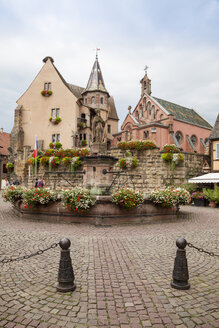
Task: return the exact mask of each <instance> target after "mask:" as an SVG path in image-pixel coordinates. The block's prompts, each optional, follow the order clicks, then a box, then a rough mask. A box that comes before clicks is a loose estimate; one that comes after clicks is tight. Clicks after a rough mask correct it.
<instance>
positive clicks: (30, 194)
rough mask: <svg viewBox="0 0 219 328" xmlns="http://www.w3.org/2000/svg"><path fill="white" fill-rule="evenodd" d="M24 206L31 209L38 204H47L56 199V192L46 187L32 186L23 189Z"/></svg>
mask: <svg viewBox="0 0 219 328" xmlns="http://www.w3.org/2000/svg"><path fill="white" fill-rule="evenodd" d="M22 198H23V202H24V207H25V208H29V209H33V208H36V207H37V206H38V205H47V204H49V203H50V202H54V201H56V200H57V199H58V194H57V192H55V191H52V190H50V189H47V188H33V189H27V190H24V191H23V195H22Z"/></svg>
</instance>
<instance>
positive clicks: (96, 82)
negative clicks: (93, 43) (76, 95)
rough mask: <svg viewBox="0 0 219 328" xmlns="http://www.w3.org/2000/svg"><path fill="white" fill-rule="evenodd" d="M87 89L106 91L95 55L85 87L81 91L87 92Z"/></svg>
mask: <svg viewBox="0 0 219 328" xmlns="http://www.w3.org/2000/svg"><path fill="white" fill-rule="evenodd" d="M87 91H102V92H106V93H108V91H107V90H106V88H105V84H104V80H103V75H102V72H101V68H100V64H99V62H98V58H97V57H96V60H95V62H94V65H93V68H92V71H91V74H90V78H89V80H88V83H87V86H86V89H85V90H84V91H83V92H87Z"/></svg>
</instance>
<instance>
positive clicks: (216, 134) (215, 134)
mask: <svg viewBox="0 0 219 328" xmlns="http://www.w3.org/2000/svg"><path fill="white" fill-rule="evenodd" d="M209 139H211V140H214V139H219V114H218V116H217V119H216V122H215V124H214V127H213V129H212V131H211V134H210V137H209Z"/></svg>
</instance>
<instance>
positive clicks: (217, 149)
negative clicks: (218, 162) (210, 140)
mask: <svg viewBox="0 0 219 328" xmlns="http://www.w3.org/2000/svg"><path fill="white" fill-rule="evenodd" d="M216 159H219V143H216Z"/></svg>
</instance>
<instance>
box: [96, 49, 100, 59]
mask: <svg viewBox="0 0 219 328" xmlns="http://www.w3.org/2000/svg"><path fill="white" fill-rule="evenodd" d="M98 51H100V48H96V59H98Z"/></svg>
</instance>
